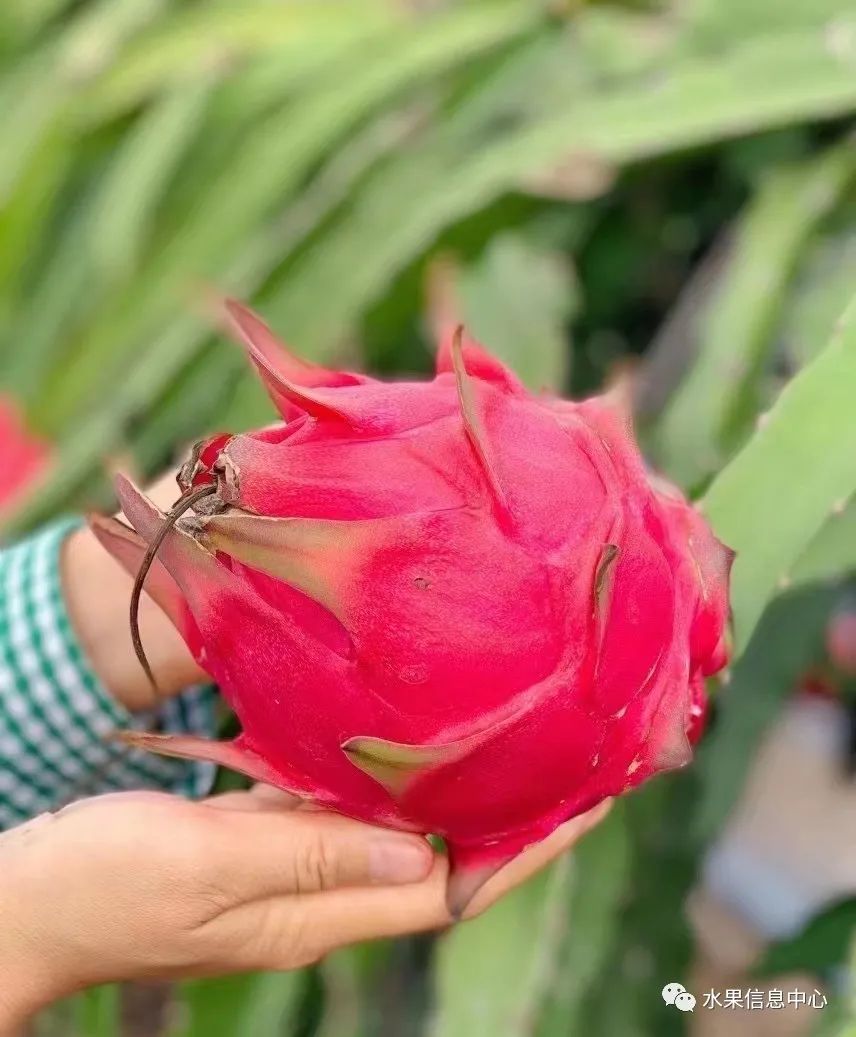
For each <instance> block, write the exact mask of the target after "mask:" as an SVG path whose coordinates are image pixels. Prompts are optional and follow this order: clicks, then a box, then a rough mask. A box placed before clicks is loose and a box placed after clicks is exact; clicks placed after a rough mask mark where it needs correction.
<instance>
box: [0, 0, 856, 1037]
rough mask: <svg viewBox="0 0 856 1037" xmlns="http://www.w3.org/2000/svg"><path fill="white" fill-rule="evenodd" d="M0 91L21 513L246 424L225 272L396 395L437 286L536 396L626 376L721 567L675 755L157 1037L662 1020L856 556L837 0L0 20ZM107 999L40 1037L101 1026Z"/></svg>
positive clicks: (224, 8) (132, 1)
mask: <svg viewBox="0 0 856 1037" xmlns="http://www.w3.org/2000/svg"><path fill="white" fill-rule="evenodd" d="M0 105H1V106H2V110H3V112H4V120H3V124H2V127H0V386H2V388H3V390H4V391H10V392H12V393H13V394H15V395H16V396H18V397H20V398H21V399H22V400H23V401H24V404H25V406H26V408H27V412H28V415H29V418H30V420H31V422H32V423H33V425H34V427H35V428H37V429H38V430H39V431H40V432H41V433H43V434H44V435H46V436H48V437H50V438H51V439H52V440H53V441H54V442H55V444H56V447H57V460H56V463H55V465H54V467H53V469H52V471H51V472H50V475H49V477H48V479H47V480H46V482H45V484H44V485H42V486H41V487H39V488H38V491H37V492H36V493H35V494H34V496H33V497H32V498H31V499H30V500H29V501H28V502H27V505H26V507H25V508H24V509H23V511H22V512H21V514H20V515H18V516H17V519H16V523H15V528H19V529H20V528H25V527H26V526H28V525H32V524H33V523H35V522H38V521H40V520H41V519H43V518H45V517H47V516H50V515H52V514H55V513H56V512H57V511H59V510H62V509H65V508H69V507H77V506H80V505H82V504H84V503H85V504H89V505H91V504H93V503H95V504H103V505H106V504H108V503H109V502H110V491H109V481H108V479H107V470H108V469H110V468H112V467H114V466H116V465H118V464H121V465H122V466H124V467H126V468H133V469H135V470H136V471H137V472H139V473H141V474H144V473H150V472H154V471H155V470H157V469H158V468H159V467H162V466H164V465H166V464H168V463H170V462H171V461H172V460H173V459H174V458H175V457H176V456H177V455H178V454H179V453H180V452H181V451H182V450H183V449H184V447H185V446H186V444H187V443H188V442H189V441H191V440H193V439H195V438H198V437H200V436H201V435H202V434H204V433H206V432H208V431H210V430H212V429H214V428H223V427H225V428H242V427H243V428H246V427H250V426H252V425H254V424H257V423H261V422H265V421H267V420H269V414H270V412H269V409H268V407H267V405H266V402H265V400H264V398H263V396H262V395H261V393H260V392H259V390H258V389H257V387H256V386H255V384H254V382H253V381H252V380H251V379H250V377H249V376H248V375H247V374H246V373H245V372H244V368H243V361H242V358H241V357H240V356H239V355H237V354H236V353H235V352H233V351H232V350H231V349H230V348H229V347H227V346H226V345H225V343H223V342H222V341H220V339H219V337H218V336H217V335H215V334H213V333H212V331H211V328H210V325H209V324H208V322H207V320H206V315H205V305H204V299H205V293H206V291H207V290H208V289H209V288H210V287H211V286H213V287H215V288H217V289H219V290H221V291H225V292H229V293H232V294H236V295H240V296H243V297H247V298H250V299H252V300H253V301H254V302H255V304H256V305H257V306H258V308H259V309H261V310H262V312H263V313H264V314H265V315H266V317H267V318H268V319H269V320H270V322H271V323H272V324H273V325H274V326H275V327H276V328H277V329H278V330H279V331H281V332H282V333H283V334H284V335H285V336H286V337H288V338H289V339H290V340H291V341H293V342H294V343H295V345H296V346H297V347H298V348H299V349H301V350H302V351H303V352H304V353H305V354H306V355H307V356H309V357H312V358H317V359H322V358H323V359H334V360H335V359H337V358H338V359H342V360H346V361H348V362H354V363H362V364H364V365H366V366H370V367H373V368H376V369H379V370H382V371H385V372H391V373H395V372H402V371H423V370H427V369H428V367H429V365H430V349H431V328H432V324H433V321H434V318H435V316H436V312H437V308H438V307H442V306H443V305H445V304H448V303H449V300H450V299H453V300H454V301H455V303H456V305H457V306H458V307H459V308H460V312H462V313H463V314H464V315H465V317H466V319H467V321H468V323H469V324H471V325H472V327H473V329H474V330H475V331H476V333H477V334H480V335H482V336H483V337H484V338H485V339H486V340H487V341H488V342H489V343H490V344H491V345H492V346H493V347H494V348H495V349H496V350H497V352H499V353H501V354H502V355H503V356H504V357H505V358H506V359H507V360H508V361H509V362H511V363H512V364H513V365H514V366H515V367H516V368H517V369H518V370H519V371H520V373H521V375H522V376H523V377H524V378H525V379H526V380H527V381H528V382H529V383H530V384H531V385H533V386H536V387H541V386H552V387H557V388H561V389H564V390H569V391H574V392H577V393H581V392H589V391H593V390H594V389H596V388H597V387H599V386H600V385H601V384H602V383H603V382H604V381H605V380H607V379H608V378H609V377H610V376H611V375H612V374H613V373H614V372H615V371H616V370H617V369H622V368H627V367H628V365H629V366H630V367H631V369H632V370H633V371H635V374H636V388H637V404H638V412H639V423H640V429H641V431H642V433H643V436H644V438H645V442H646V443H647V447H648V451H649V455H650V457H651V460H652V462H653V463H655V464H657V465H658V466H659V467H661V468H662V469H663V470H664V471H665V472H666V474H667V475H669V476H670V477H671V478H673V479H674V480H675V481H677V482H679V483H680V484H682V485H683V486H684V487H685V488H686V489H687V490H688V491H690V492H692V493H694V494H697V495H698V496H703V498H704V502H703V503H704V507H705V509H706V510H707V512H708V514H709V515H710V517H711V519H712V521H713V522H714V525H715V526H716V528H717V530H718V531H719V532H720V535H721V536H722V537H723V539H725V540H726V541H727V542H729V543H730V544H731V545H732V546H735V547H738V548H739V549H740V555H739V558H738V562H737V564H736V567H735V618H736V636H737V642H738V646H739V648H740V650H743V649H745V652H744V654H743V655H742V657H740V658H738V659H737V661H736V662H735V665H734V668H733V672H732V680H731V683H730V685H729V686H728V687H727V688H723V689H721V690H720V692H719V694H718V696H717V714H718V715H717V717H716V723H715V724H714V725H713V727H712V730H711V733H710V736H709V739H708V741H707V743H706V745H705V746H704V747H703V749H702V752H701V754H700V755H701V759H700V763H699V766H698V767H696V768H693V769H691V770H690V771H689V772H687V773H683V774H680V775H676V776H671V777H669V778H667V779H661V780H659V781H658V782H655V783H654V784H652V785H651V786H650V787H648V788H645V789H643V790H641V791H640V792H639V793H637V794H635V795H634V796H632V797H630V798H629V799H628V800H627V801H626V802H625V803H622V804H621V809H618V810H616V811H614V813H613V814H612V816H611V817H610V819H609V820H608V822H607V823H606V824H605V825H604V826H603V827H602V828H601V829H600V830H598V831H597V832H595V833H593V834H592V835H591V836H589V838H588V839H587V840H586V842H585V844H584V845H583V846H582V847H581V848H580V850H579V851H578V852H577V853H576V854H575V856H574V858H573V860H572V861H566V862H562V863H560V864H559V865H557V866H556V867H554V868H553V869H552V870H551V871H549V872H548V873H546V874H545V875H543V876H541V877H540V878H539V879H537V880H536V881H535V882H533V883H531V884H530V885H528V886H527V887H525V888H524V889H522V890H520V891H519V892H518V893H517V894H515V895H514V896H512V897H510V898H509V899H508V900H507V901H505V902H504V903H503V904H502V905H500V906H498V907H497V908H495V909H494V910H493V911H492V912H490V913H489V914H488V915H486V916H485V917H484V918H482V919H480V920H479V921H477V922H475V923H472V924H471V925H467V926H464V927H461V928H460V929H459V930H457V931H455V932H453V933H450V934H447V935H444V936H443V937H441V938H439V939H438V940H436V941H435V940H432V939H422V940H413V941H404V942H401V943H399V944H395V945H391V944H383V945H380V946H378V947H375V948H357V949H354V950H352V951H346V952H342V953H341V954H339V955H336V956H334V957H333V958H331V959H330V960H329V961H328V962H325V963H324V964H323V965H322V966H321V967H319V968H318V969H315V970H311V971H309V972H307V973H306V974H302V975H299V976H293V975H287V976H253V977H242V978H240V979H231V980H223V981H205V982H204V983H203V982H198V983H192V984H187V985H185V986H184V987H182V988H180V989H177V990H175V991H174V992H173V994H172V995H171V1001H170V1005H169V1006H168V1009H169V1010H168V1012H167V1018H168V1023H167V1024H166V1026H167V1029H166V1030H164V1032H165V1033H168V1034H169V1035H170V1037H238V1035H244V1034H253V1035H254V1037H255V1035H260V1037H261V1035H264V1034H271V1035H273V1034H295V1035H301V1037H304V1035H305V1037H310V1035H315V1034H320V1035H321V1037H345V1035H347V1037H373V1035H375V1034H377V1035H384V1034H393V1033H394V1034H396V1035H397V1037H399V1035H404V1037H407V1035H410V1034H413V1035H427V1034H434V1035H435V1037H453V1035H457V1034H465V1033H466V1034H469V1033H491V1034H493V1035H496V1037H506V1035H508V1037H516V1035H519V1034H524V1033H525V1034H537V1037H554V1035H556V1037H558V1035H559V1034H566V1033H569V1032H574V1033H585V1034H586V1035H587V1037H599V1035H603V1037H636V1035H639V1037H642V1035H647V1034H651V1033H657V1034H658V1035H662V1037H669V1034H672V1033H677V1032H679V1031H681V1030H682V1028H683V1027H684V1025H685V1022H686V1020H685V1019H684V1018H683V1017H682V1016H681V1014H680V1013H677V1012H674V1011H669V1010H668V1009H665V1008H664V1005H663V1004H662V1002H661V1000H660V998H659V996H658V994H657V992H658V991H659V988H660V986H661V985H662V982H663V981H664V977H668V978H673V977H675V976H685V975H687V972H688V968H689V961H690V956H691V941H690V938H689V932H688V928H687V922H686V919H685V915H684V912H683V901H684V897H685V894H686V892H687V890H688V889H689V888H690V887H691V885H692V883H693V881H694V878H695V877H696V875H697V873H698V860H699V855H700V854H701V853H702V852H703V851H704V848H705V846H706V845H708V844H709V842H710V840H711V839H712V838H714V837H715V835H716V833H717V831H718V830H719V828H720V826H721V824H722V822H723V820H724V819H725V817H727V815H728V812H729V810H730V808H731V807H732V805H733V803H734V801H735V798H736V797H737V795H738V794H739V792H740V788H741V783H742V779H743V776H744V775H745V772H746V768H747V767H748V765H749V762H750V760H751V755H752V752H753V750H754V748H755V746H756V745H757V744H758V742H759V740H760V739H761V737H763V734H764V732H765V731H766V730H767V729H768V728H769V726H770V724H771V723H772V722H773V721H774V719H775V717H776V715H777V712H778V710H779V709H780V708H781V705H782V703H783V702H784V701H786V699H787V697H788V695H789V693H790V691H791V689H792V688H793V686H794V684H795V683H796V681H797V679H798V677H799V675H800V674H801V673H802V672H803V671H804V669H805V667H806V666H807V665H808V664H810V663H811V662H812V661H813V660H814V659H815V658H816V657H817V655H818V653H819V652H820V651H821V648H820V641H821V639H822V638H821V633H820V631H821V626H822V617H823V615H824V610H825V609H826V608H827V607H828V605H829V602H830V600H831V596H832V595H833V594H834V593H835V589H836V587H837V586H838V584H839V582H840V581H841V580H842V578H843V577H844V576H846V575H847V574H848V573H849V572H851V571H852V570H856V528H854V516H856V506H853V505H851V506H849V507H848V506H846V505H847V502H848V500H849V499H850V498H851V497H852V495H853V493H854V491H856V460H854V459H856V407H854V406H853V403H852V400H853V388H852V387H853V386H854V385H856V329H854V324H856V311H854V310H853V308H852V304H851V308H850V309H849V311H848V316H847V318H846V319H845V321H844V322H843V323H838V321H839V318H840V316H841V314H842V313H843V312H844V311H845V309H846V308H847V306H848V303H850V299H851V297H852V295H853V292H854V285H856V221H854V213H856V191H854V185H856V149H854V147H853V138H852V136H851V135H850V134H851V129H852V123H853V113H854V112H856V15H854V11H853V6H852V2H851V0H812V2H810V3H807V2H805V0H660V2H656V0H652V2H637V3H629V2H628V3H626V4H619V3H615V4H609V3H602V2H590V3H586V2H583V0H576V2H574V0H554V2H547V0H544V2H543V3H542V2H538V0H460V2H452V0H446V2H440V0H437V2H423V3H418V2H416V0H412V2H405V0H315V2H312V0H207V2H202V0H195V2H194V0H3V4H2V5H0ZM836 326H837V331H836V330H835V328H836ZM785 386H787V388H784V387H785ZM783 388H784V391H782V390H783ZM780 394H781V395H780ZM768 411H769V414H767V412H768ZM762 415H766V417H764V418H763V419H762V420H760V421H759V418H760V416H762ZM788 586H790V588H791V589H790V590H789V591H788V593H787V594H782V593H781V592H782V591H784V590H786V589H787V588H788ZM774 599H775V600H774ZM770 602H772V604H771V605H770V607H769V608H767V606H768V604H769V603H770ZM759 620H760V622H759ZM756 623H758V625H757V627H756ZM753 630H754V633H753ZM851 913H852V912H851ZM846 917H847V919H848V923H847V925H848V926H849V929H848V928H847V926H845V927H844V928H845V929H847V932H848V933H849V931H850V930H851V929H852V919H851V917H850V914H848V915H847V916H846ZM836 926H838V923H837V922H836ZM820 928H821V930H823V931H825V930H824V928H823V926H821V927H820ZM834 928H835V927H834ZM834 936H835V953H836V954H837V955H840V957H841V960H842V963H843V960H844V957H845V956H846V955H845V953H844V945H845V943H846V942H847V939H846V934H845V935H842V934H841V933H840V932H839V931H838V928H836V929H835V934H834ZM821 942H823V941H821ZM823 953H824V954H828V953H829V952H828V950H826V951H824V952H823ZM824 961H826V959H824ZM120 1000H121V999H120V996H119V992H118V991H117V990H115V989H112V990H108V991H105V992H95V993H93V994H90V995H88V996H87V997H86V998H85V999H81V1000H79V1001H78V1002H77V1004H76V1005H75V1006H74V1007H73V1009H72V1008H69V1009H68V1010H65V1009H63V1008H59V1009H57V1010H56V1011H55V1012H54V1013H53V1014H49V1015H47V1016H45V1018H44V1019H43V1020H41V1021H40V1023H39V1032H44V1033H46V1034H48V1033H51V1034H62V1035H74V1034H80V1035H85V1037H100V1035H102V1034H104V1035H106V1034H121V1033H122V1032H123V1023H122V1022H121V1020H120ZM843 1018H844V1017H843V1016H842V1020H843ZM854 1018H856V1016H854ZM847 1025H851V1024H848V1023H847V1022H844V1021H842V1023H841V1029H840V1032H841V1033H844V1032H850V1030H845V1027H846V1026H847ZM124 1029H126V1030H127V1032H129V1033H130V1032H131V1030H128V1029H127V1027H124Z"/></svg>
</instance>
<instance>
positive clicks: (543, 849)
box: [244, 800, 612, 968]
mask: <svg viewBox="0 0 856 1037" xmlns="http://www.w3.org/2000/svg"><path fill="white" fill-rule="evenodd" d="M611 805H612V803H611V801H609V800H608V801H606V802H604V803H602V804H600V805H599V806H597V807H595V808H594V809H593V810H590V811H589V812H588V813H586V814H581V815H580V816H579V817H575V818H573V819H572V820H571V821H568V822H567V823H566V824H564V825H562V826H560V828H558V829H556V831H555V832H553V833H552V834H551V835H550V836H548V837H547V838H546V839H545V840H543V841H542V842H541V843H538V844H537V845H535V846H533V847H532V848H531V849H530V850H527V851H526V852H525V853H523V854H521V855H520V857H518V858H517V859H516V860H515V861H513V862H512V863H511V864H509V865H507V867H506V868H503V869H502V871H500V872H498V873H497V875H496V876H494V878H493V879H491V881H490V882H489V883H487V884H486V885H485V887H484V888H483V889H482V890H480V892H479V893H478V895H477V896H476V897H475V898H474V900H473V902H472V903H471V904H470V905H469V907H468V909H467V911H466V912H465V915H464V917H465V918H472V917H474V916H476V915H478V914H480V913H481V912H482V911H484V910H485V909H486V908H487V907H489V906H490V905H491V904H493V903H495V902H496V900H498V899H499V898H500V897H502V896H504V895H505V894H506V893H508V892H510V891H511V890H512V889H513V888H514V887H516V886H518V885H520V884H521V883H522V882H525V881H526V880H527V879H528V878H530V877H531V876H532V875H534V874H535V873H536V872H537V871H538V870H540V869H541V868H543V867H545V866H546V865H547V864H549V863H550V861H552V860H553V859H554V858H555V857H557V856H558V855H560V854H561V853H563V852H565V851H567V850H568V849H570V848H571V847H572V846H573V845H574V844H575V843H576V842H577V841H578V840H579V839H580V838H582V836H583V835H584V834H585V833H586V832H587V831H589V829H591V828H592V827H593V826H594V825H595V824H597V823H598V822H599V821H600V820H601V819H602V818H603V817H605V815H606V814H607V813H608V812H609V810H610V807H611ZM447 877H448V862H447V860H446V858H445V857H438V858H436V859H435V864H434V867H433V869H432V871H431V873H430V875H429V876H428V877H427V878H426V879H425V881H423V882H420V883H418V884H416V885H412V886H402V887H399V888H387V889H361V890H340V891H338V892H331V893H325V894H319V895H317V896H311V897H305V898H302V899H301V900H299V901H297V902H295V901H294V900H293V899H292V900H291V901H286V900H285V899H283V898H278V899H277V900H276V901H273V902H270V903H268V904H258V905H252V906H251V908H250V911H251V914H252V916H253V917H252V921H249V920H245V921H244V924H245V925H248V926H250V927H251V928H250V930H249V931H256V930H255V929H254V928H252V927H254V926H259V927H261V928H259V929H258V930H257V931H258V932H260V933H262V932H264V929H265V927H268V928H269V929H272V930H273V932H275V933H276V932H279V933H280V934H282V933H285V932H288V933H290V935H289V936H288V937H286V941H285V945H284V947H283V948H282V949H281V950H279V951H278V950H277V943H276V939H272V940H268V942H267V945H266V948H265V949H266V953H267V954H268V955H269V956H270V955H273V957H274V961H276V960H277V955H278V956H279V960H283V959H284V958H286V957H287V955H288V954H290V953H293V952H294V939H295V936H294V934H295V933H296V934H297V937H298V938H299V941H300V944H301V947H302V948H304V949H306V948H308V951H306V953H307V955H308V957H307V960H317V958H319V957H321V956H323V955H324V954H327V953H329V952H330V951H331V950H335V949H336V948H338V947H343V946H347V945H350V944H353V943H360V942H362V941H365V940H373V939H380V938H385V937H394V936H404V935H407V934H411V933H417V932H425V931H429V930H433V929H441V928H445V927H446V926H448V925H449V924H450V923H451V918H450V916H449V912H448V908H447V905H446V882H447ZM253 967H259V968H261V967H264V964H263V963H262V964H261V965H260V964H258V963H256V964H255V965H254V966H253ZM267 967H273V968H285V967H287V966H285V965H277V964H273V965H271V964H268V965H267Z"/></svg>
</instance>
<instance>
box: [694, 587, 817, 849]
mask: <svg viewBox="0 0 856 1037" xmlns="http://www.w3.org/2000/svg"><path fill="white" fill-rule="evenodd" d="M834 598H835V591H834V589H833V588H828V587H811V586H808V587H802V588H801V589H799V590H796V589H795V590H793V591H790V592H788V593H787V594H784V595H782V597H781V598H779V599H777V600H776V601H774V602H773V603H772V605H770V607H769V609H767V611H766V612H765V613H764V615H763V617H762V619H761V622H760V623H759V624H758V626H757V628H756V630H755V633H754V634H753V636H752V639H751V641H750V642H749V646H748V648H747V649H746V651H745V652H744V653H743V655H742V656H741V657H740V658H739V659H738V660H737V662H736V664H735V665H734V667H733V668H732V670H731V675H730V679H729V681H728V685H727V686H726V687H724V688H722V689H720V691H719V692H718V693H717V699H716V707H717V717H716V723H715V724H714V725H713V726H712V728H711V730H710V731H709V732H708V734H707V735H706V736H705V738H704V739H703V740H702V742H701V744H700V746H699V747H698V749H697V750H696V762H695V764H694V768H695V770H696V772H697V774H698V776H699V777H700V779H701V795H700V797H699V802H698V806H697V809H696V811H695V812H694V817H693V832H694V835H696V836H697V837H698V838H699V839H701V840H704V841H707V842H709V841H710V840H712V839H713V838H714V836H715V835H716V834H717V833H718V832H719V830H720V828H721V827H722V825H723V824H724V823H725V821H726V819H727V818H728V816H729V814H730V812H731V810H732V809H733V808H734V806H735V805H736V803H737V801H738V798H739V796H740V793H741V792H742V790H743V786H744V783H745V781H746V777H747V775H748V773H749V768H750V767H751V766H752V762H753V761H754V760H755V758H756V753H757V750H758V746H759V744H760V742H761V739H762V738H763V737H764V734H765V733H766V732H767V731H768V730H769V729H770V727H771V725H772V723H773V721H774V719H775V717H776V716H777V715H778V713H779V711H780V710H781V708H782V706H783V705H784V703H785V702H786V701H787V700H788V698H789V697H790V696H791V695H792V694H793V693H794V691H795V690H796V688H797V685H798V682H799V679H800V677H801V676H802V674H804V673H805V672H806V670H808V669H809V667H810V666H811V665H812V664H813V663H815V662H816V661H817V660H818V659H819V658H821V657H822V654H823V644H824V634H825V631H826V624H827V621H828V618H829V612H830V609H831V607H832V605H833V603H834Z"/></svg>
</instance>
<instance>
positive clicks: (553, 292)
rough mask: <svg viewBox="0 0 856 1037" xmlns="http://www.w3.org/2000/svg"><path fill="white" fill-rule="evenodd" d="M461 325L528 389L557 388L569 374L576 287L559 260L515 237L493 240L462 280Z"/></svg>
mask: <svg viewBox="0 0 856 1037" xmlns="http://www.w3.org/2000/svg"><path fill="white" fill-rule="evenodd" d="M460 291H461V298H462V308H463V318H464V323H465V324H466V325H467V328H468V330H469V331H470V332H472V334H473V335H474V337H475V338H477V339H480V340H481V341H482V342H489V343H490V348H491V351H492V352H494V353H496V355H497V356H499V357H500V359H502V360H504V361H505V363H507V364H508V365H509V366H510V367H511V368H512V369H513V370H514V371H516V372H517V374H518V375H520V377H521V378H522V379H523V381H524V382H526V383H527V385H529V386H530V387H531V388H532V389H535V390H536V391H539V390H541V389H545V388H550V389H553V390H561V388H562V386H563V385H564V384H565V382H566V380H567V375H568V357H569V349H568V342H567V339H566V336H565V325H566V324H567V322H568V320H569V319H570V316H571V312H572V310H573V309H574V303H575V295H576V286H575V283H574V280H573V277H572V272H571V269H570V267H569V266H568V264H567V262H566V261H565V259H564V257H562V256H560V255H559V254H558V253H555V252H548V251H546V250H544V249H539V248H536V247H535V246H533V245H530V244H529V243H527V242H526V241H525V240H523V239H522V238H521V237H520V236H519V235H512V234H507V235H502V236H498V237H496V238H495V239H494V240H493V242H492V243H491V245H490V247H489V248H488V250H487V252H486V254H485V255H484V257H483V258H482V259H481V261H480V262H479V263H477V264H475V265H474V266H472V267H469V268H468V269H467V270H466V271H465V273H464V275H463V277H462V279H461V286H460Z"/></svg>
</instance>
